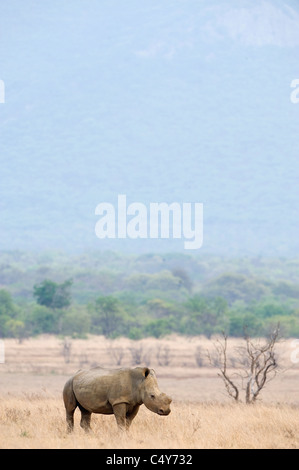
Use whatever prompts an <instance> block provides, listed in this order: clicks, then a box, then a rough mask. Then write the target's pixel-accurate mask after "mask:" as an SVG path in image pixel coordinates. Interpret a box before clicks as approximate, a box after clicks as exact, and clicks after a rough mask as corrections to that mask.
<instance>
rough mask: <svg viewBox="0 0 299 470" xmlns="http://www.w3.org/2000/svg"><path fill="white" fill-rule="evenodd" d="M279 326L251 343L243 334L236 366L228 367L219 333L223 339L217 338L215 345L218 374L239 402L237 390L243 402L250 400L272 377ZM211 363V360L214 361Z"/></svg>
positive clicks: (223, 344) (252, 401)
mask: <svg viewBox="0 0 299 470" xmlns="http://www.w3.org/2000/svg"><path fill="white" fill-rule="evenodd" d="M278 334H279V327H278V326H277V328H276V329H275V330H274V331H273V333H271V335H270V337H269V338H268V339H267V340H266V341H265V340H264V342H263V343H261V340H256V341H255V342H254V341H253V340H252V339H251V338H250V337H249V336H248V335H245V337H244V341H245V347H244V348H242V349H241V348H239V350H238V354H239V356H240V361H239V369H237V370H235V369H234V370H231V369H230V370H229V369H228V354H227V335H225V334H224V333H223V341H220V340H218V341H217V343H216V344H215V348H216V351H217V356H218V361H217V362H218V368H219V370H220V372H219V374H218V375H219V376H220V377H221V378H222V380H223V383H224V386H225V389H226V391H227V393H228V395H229V396H230V397H232V398H233V399H234V400H236V401H240V391H241V390H244V391H245V402H246V403H248V404H249V403H254V402H255V401H256V399H257V397H258V395H259V394H260V392H261V391H262V390H263V388H264V387H265V385H266V383H268V382H269V381H270V380H272V379H274V377H275V376H276V373H277V367H278V364H277V359H276V353H275V351H274V349H275V345H276V343H277V341H278ZM214 365H215V363H214Z"/></svg>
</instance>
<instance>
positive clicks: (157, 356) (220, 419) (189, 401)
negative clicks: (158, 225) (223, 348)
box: [0, 335, 299, 449]
mask: <svg viewBox="0 0 299 470" xmlns="http://www.w3.org/2000/svg"><path fill="white" fill-rule="evenodd" d="M217 339H219V338H211V339H207V338H204V337H193V338H186V337H179V336H170V337H168V338H163V339H153V338H147V339H143V340H140V341H132V340H129V339H127V338H119V339H115V340H108V339H106V338H104V337H102V336H90V337H89V338H88V339H67V340H66V339H60V338H57V337H54V336H47V335H43V336H40V337H36V338H29V339H25V340H23V341H22V342H21V343H20V342H19V341H17V340H16V339H6V340H4V351H5V357H4V359H5V361H4V362H3V363H1V364H0V448H2V449H93V448H98V449H159V448H160V449H229V448H234V449H240V448H242V449H258V448H269V449H287V448H299V387H298V385H299V364H298V363H297V360H296V347H297V348H298V346H297V345H296V342H294V340H292V339H288V340H286V341H281V342H280V343H278V344H277V347H276V351H277V357H278V364H279V368H278V372H277V375H276V376H275V378H273V380H272V381H270V382H269V383H268V384H267V385H266V387H265V388H264V389H263V390H262V392H261V394H260V396H259V400H258V401H257V402H256V403H255V404H254V405H246V404H244V403H243V402H241V403H235V402H234V401H233V400H232V399H231V398H230V397H228V396H227V394H226V391H225V388H224V384H223V382H222V379H221V378H220V377H219V376H218V373H219V369H218V367H217V365H212V364H211V363H210V360H209V359H208V356H207V351H209V354H210V357H213V354H215V343H216V341H217ZM220 339H221V338H220ZM228 344H229V350H228V357H229V358H230V373H231V374H233V373H236V372H237V369H236V360H235V355H236V354H237V353H238V352H239V351H240V347H242V340H241V339H236V338H231V339H229V343H228ZM298 356H299V354H298ZM294 359H295V360H294ZM139 363H140V364H141V365H147V366H149V367H152V368H154V369H155V371H156V374H157V378H158V383H159V387H160V389H161V391H164V392H165V393H167V394H169V395H171V397H172V399H173V403H172V412H171V414H170V415H169V416H167V417H161V416H158V415H156V414H153V413H151V412H150V411H149V410H148V409H146V408H145V407H144V406H142V407H141V408H140V411H139V413H138V415H137V417H136V418H135V420H134V421H133V424H132V426H131V428H130V430H129V432H128V433H121V432H120V431H118V429H117V426H116V422H115V419H114V416H107V415H106V416H103V415H95V414H93V415H92V421H91V425H92V432H91V433H89V434H86V433H85V432H84V431H83V430H82V429H81V428H80V426H79V421H80V412H79V410H77V411H76V413H75V430H74V432H73V433H72V434H68V433H67V432H66V423H65V412H64V405H63V401H62V388H63V386H64V383H65V381H66V380H67V378H68V377H69V376H70V375H72V374H73V373H74V372H76V370H78V369H80V368H89V367H93V366H96V365H102V366H104V367H115V368H117V367H134V366H136V364H139ZM241 398H243V395H242V393H241Z"/></svg>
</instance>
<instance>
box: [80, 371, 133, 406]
mask: <svg viewBox="0 0 299 470" xmlns="http://www.w3.org/2000/svg"><path fill="white" fill-rule="evenodd" d="M73 391H74V394H75V397H76V399H77V401H78V402H79V404H80V405H81V406H83V407H84V408H85V409H87V410H88V411H91V412H94V413H107V414H109V413H112V412H113V411H112V406H113V405H114V404H116V403H118V402H119V403H122V402H126V403H130V401H131V400H132V381H131V371H130V369H114V370H111V369H105V368H103V367H94V368H92V369H89V370H80V371H78V372H77V373H76V374H75V375H74V377H73Z"/></svg>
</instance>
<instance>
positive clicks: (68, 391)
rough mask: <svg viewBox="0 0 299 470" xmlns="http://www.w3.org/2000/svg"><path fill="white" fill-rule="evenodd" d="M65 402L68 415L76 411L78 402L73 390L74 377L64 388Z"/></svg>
mask: <svg viewBox="0 0 299 470" xmlns="http://www.w3.org/2000/svg"><path fill="white" fill-rule="evenodd" d="M63 401H64V406H65V409H66V411H67V412H68V413H71V412H73V411H75V409H76V407H77V405H78V402H77V400H76V397H75V394H74V390H73V377H71V378H70V379H69V380H68V381H67V382H66V384H65V386H64V388H63Z"/></svg>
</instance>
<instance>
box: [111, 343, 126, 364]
mask: <svg viewBox="0 0 299 470" xmlns="http://www.w3.org/2000/svg"><path fill="white" fill-rule="evenodd" d="M108 351H109V354H110V355H111V356H112V358H113V360H114V361H115V363H116V365H117V366H120V365H121V363H122V360H123V358H124V354H125V350H124V348H123V347H122V346H111V347H110V348H109V349H108Z"/></svg>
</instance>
